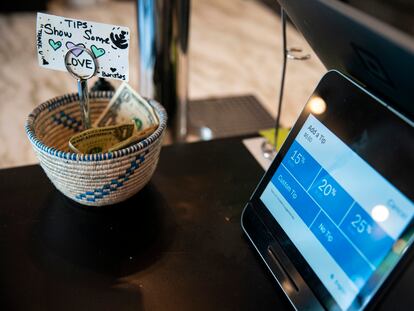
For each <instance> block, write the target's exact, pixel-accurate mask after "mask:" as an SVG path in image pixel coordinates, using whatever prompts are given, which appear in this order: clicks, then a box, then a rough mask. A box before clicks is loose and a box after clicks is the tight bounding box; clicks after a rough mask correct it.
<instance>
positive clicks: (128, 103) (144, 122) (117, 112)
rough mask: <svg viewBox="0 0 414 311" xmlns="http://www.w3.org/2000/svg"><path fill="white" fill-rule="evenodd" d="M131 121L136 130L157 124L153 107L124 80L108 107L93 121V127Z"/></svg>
mask: <svg viewBox="0 0 414 311" xmlns="http://www.w3.org/2000/svg"><path fill="white" fill-rule="evenodd" d="M130 122H133V123H134V124H135V128H136V131H140V130H144V129H147V128H150V127H151V126H155V125H158V123H159V121H158V118H157V116H156V114H155V111H154V109H153V108H152V106H151V105H150V104H149V103H148V101H147V100H145V99H144V98H142V97H141V96H140V95H139V94H138V93H137V92H135V91H134V90H133V89H132V88H131V87H130V86H129V85H128V84H127V83H126V82H124V83H123V84H121V86H120V87H119V88H118V89H117V90H116V92H115V94H114V96H113V97H112V99H111V101H110V102H109V104H108V107H107V108H106V109H105V110H104V111H103V112H102V114H101V115H100V116H99V118H98V119H97V120H96V121H95V122H94V127H104V126H109V125H116V124H123V123H130Z"/></svg>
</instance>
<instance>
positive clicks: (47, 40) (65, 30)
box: [36, 13, 130, 81]
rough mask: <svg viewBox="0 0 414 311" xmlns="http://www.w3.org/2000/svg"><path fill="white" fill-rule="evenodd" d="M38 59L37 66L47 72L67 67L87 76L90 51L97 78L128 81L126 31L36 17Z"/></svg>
mask: <svg viewBox="0 0 414 311" xmlns="http://www.w3.org/2000/svg"><path fill="white" fill-rule="evenodd" d="M36 44H37V57H38V60H39V65H40V66H41V67H45V68H48V69H54V70H62V71H67V69H66V66H65V55H66V53H67V52H68V50H71V51H70V52H69V53H71V54H70V55H69V57H68V65H69V66H70V67H71V69H72V70H73V71H74V72H75V73H77V74H80V75H88V72H91V70H93V69H94V63H93V59H92V57H91V56H90V55H89V54H88V53H87V52H86V51H84V50H82V49H77V48H76V47H83V48H87V49H89V50H90V51H91V52H92V53H93V55H94V56H95V59H96V62H97V64H98V69H97V75H98V76H99V77H102V78H112V79H118V80H122V81H128V78H129V77H128V69H129V68H128V50H129V45H130V31H129V29H128V27H121V26H115V25H109V24H101V23H95V22H88V21H83V20H77V19H71V18H65V17H61V16H55V15H50V14H44V13H37V26H36Z"/></svg>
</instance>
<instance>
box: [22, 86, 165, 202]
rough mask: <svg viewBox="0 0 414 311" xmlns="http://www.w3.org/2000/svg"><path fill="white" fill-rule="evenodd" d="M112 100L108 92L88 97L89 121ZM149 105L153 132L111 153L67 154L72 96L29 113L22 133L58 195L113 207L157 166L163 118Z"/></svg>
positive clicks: (74, 109) (73, 121)
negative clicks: (155, 125) (155, 120)
mask: <svg viewBox="0 0 414 311" xmlns="http://www.w3.org/2000/svg"><path fill="white" fill-rule="evenodd" d="M112 96H113V92H92V93H90V94H89V104H90V115H91V121H92V122H93V121H94V120H95V119H96V118H97V117H98V116H99V115H100V114H101V112H102V111H103V110H104V109H105V107H106V106H107V105H108V102H109V100H110V99H111V97H112ZM149 103H150V104H151V105H152V107H154V110H155V112H156V114H157V116H158V119H159V121H160V125H159V127H158V129H157V130H156V131H155V132H154V133H153V134H152V135H151V136H149V137H148V138H147V139H145V140H143V141H141V142H139V143H136V144H134V145H131V146H130V147H127V148H124V149H121V150H117V151H114V152H108V153H99V154H77V153H72V152H70V150H69V148H68V141H69V138H70V137H72V136H73V135H74V134H75V133H78V132H79V131H81V130H82V122H81V117H80V108H79V97H78V95H77V94H67V95H64V96H61V97H56V98H53V99H51V100H49V101H47V102H45V103H43V104H41V105H40V106H38V107H37V108H36V109H34V110H33V112H32V113H31V114H30V115H29V117H28V119H27V122H26V126H25V128H26V133H27V136H28V137H29V140H30V142H31V144H32V146H33V149H34V151H35V153H36V156H37V158H38V159H39V161H40V165H41V166H42V168H43V170H44V171H45V172H46V175H47V176H48V177H49V179H50V180H51V181H52V183H53V184H54V185H55V186H56V188H57V189H58V190H59V191H61V192H62V193H63V194H64V195H66V196H67V197H69V198H71V199H72V200H75V201H77V202H79V203H81V204H84V205H89V206H102V205H109V204H114V203H118V202H121V201H124V200H126V199H127V198H129V197H131V196H132V195H134V194H135V193H137V192H138V191H139V190H141V189H142V188H143V187H144V186H145V185H146V184H147V183H148V181H149V180H150V179H151V176H152V174H153V173H154V170H155V168H156V166H157V162H158V158H159V153H160V149H161V144H162V138H163V135H164V130H165V128H166V125H167V114H166V112H165V110H164V108H163V107H162V106H161V105H160V104H158V103H157V102H155V101H153V100H149Z"/></svg>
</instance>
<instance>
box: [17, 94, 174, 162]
mask: <svg viewBox="0 0 414 311" xmlns="http://www.w3.org/2000/svg"><path fill="white" fill-rule="evenodd" d="M114 94H115V92H114V91H94V92H90V93H89V98H90V99H111V98H112V96H113V95H114ZM146 100H147V101H148V103H149V104H150V105H151V106H152V107H153V108H154V110H155V111H156V113H157V116H158V119H159V126H158V128H157V129H156V130H155V132H154V133H152V134H151V135H150V136H149V137H147V138H146V139H144V140H142V141H140V142H138V143H135V144H133V145H131V146H129V147H126V148H122V149H120V150H116V151H113V152H106V153H96V154H79V153H74V152H65V151H61V150H58V149H56V148H53V147H49V146H47V145H45V144H44V143H43V142H42V141H41V140H40V139H39V138H38V137H37V135H36V133H35V131H34V125H35V122H36V119H37V117H38V116H39V114H40V113H42V112H43V111H45V110H49V111H53V110H55V109H56V108H58V107H61V106H64V105H67V104H69V103H72V102H76V101H79V95H78V94H77V93H69V94H65V95H62V96H57V97H54V98H52V99H50V100H48V101H45V102H43V103H41V104H40V105H39V106H37V107H36V108H34V109H33V111H32V112H31V113H30V114H29V116H28V117H27V120H26V124H25V131H26V134H27V136H28V138H29V140H30V142H31V143H32V144H33V145H34V146H35V147H36V148H38V149H40V150H41V151H43V152H46V153H47V154H49V155H51V156H53V157H58V158H61V159H66V160H71V161H77V162H78V161H81V162H90V161H94V162H100V161H106V160H112V159H117V158H121V157H125V156H128V155H130V154H132V153H135V152H137V151H140V150H143V149H145V148H147V147H148V146H150V145H151V144H153V143H154V142H156V141H157V140H158V139H159V138H160V137H161V135H162V133H163V132H164V130H165V128H166V127H167V112H166V111H165V109H164V107H163V106H162V105H161V104H159V103H158V102H157V101H155V100H153V99H146Z"/></svg>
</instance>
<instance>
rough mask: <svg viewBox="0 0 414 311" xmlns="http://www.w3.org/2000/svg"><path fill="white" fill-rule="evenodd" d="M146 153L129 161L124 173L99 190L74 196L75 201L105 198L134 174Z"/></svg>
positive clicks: (93, 200)
mask: <svg viewBox="0 0 414 311" xmlns="http://www.w3.org/2000/svg"><path fill="white" fill-rule="evenodd" d="M147 153H148V150H147V151H145V153H144V154H142V155H138V156H136V157H134V159H133V160H132V161H131V165H130V166H129V168H128V169H127V170H126V171H125V173H123V174H121V175H119V176H118V177H117V178H116V179H112V180H111V181H110V182H109V183H106V184H104V185H103V186H102V187H101V188H97V189H94V190H92V191H86V192H84V193H81V194H78V195H76V199H78V200H83V201H87V202H96V201H97V200H99V199H103V198H105V197H106V196H107V195H109V194H110V193H111V192H114V191H116V190H117V189H118V188H120V187H122V186H123V185H124V183H125V182H126V181H128V180H129V177H130V176H131V175H132V174H134V172H135V170H136V169H137V168H138V167H140V165H141V164H142V163H144V161H145V155H146V154H147Z"/></svg>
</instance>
